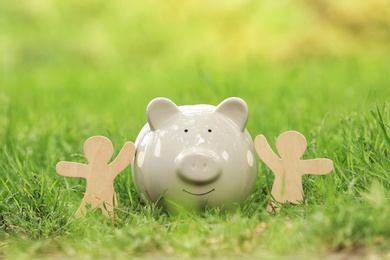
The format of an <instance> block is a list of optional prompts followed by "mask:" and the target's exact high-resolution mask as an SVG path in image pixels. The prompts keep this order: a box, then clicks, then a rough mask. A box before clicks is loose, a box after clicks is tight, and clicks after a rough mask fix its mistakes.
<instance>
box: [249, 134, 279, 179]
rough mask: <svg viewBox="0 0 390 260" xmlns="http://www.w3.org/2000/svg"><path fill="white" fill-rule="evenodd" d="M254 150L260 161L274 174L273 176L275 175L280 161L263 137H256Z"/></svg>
mask: <svg viewBox="0 0 390 260" xmlns="http://www.w3.org/2000/svg"><path fill="white" fill-rule="evenodd" d="M255 149H256V152H257V154H258V155H259V157H260V159H261V160H262V161H263V162H264V163H265V164H266V165H267V166H268V167H269V168H270V169H271V170H272V171H273V172H274V174H277V173H278V172H279V169H280V167H281V160H280V158H279V157H278V156H277V155H276V154H275V153H274V151H273V150H272V148H271V146H270V145H269V143H268V142H267V139H266V138H265V136H264V135H258V136H256V138H255Z"/></svg>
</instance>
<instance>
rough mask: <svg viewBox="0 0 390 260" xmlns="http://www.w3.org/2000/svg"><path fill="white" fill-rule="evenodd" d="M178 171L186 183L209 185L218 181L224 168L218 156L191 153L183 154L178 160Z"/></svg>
mask: <svg viewBox="0 0 390 260" xmlns="http://www.w3.org/2000/svg"><path fill="white" fill-rule="evenodd" d="M176 170H177V174H178V175H179V177H180V178H181V179H183V180H184V181H185V182H189V183H195V184H207V183H211V182H213V181H215V180H216V179H218V177H219V176H220V175H221V172H222V167H221V162H220V159H219V157H218V156H217V155H216V154H213V153H210V152H207V153H206V152H200V151H191V152H186V153H182V154H180V155H179V156H178V157H177V158H176Z"/></svg>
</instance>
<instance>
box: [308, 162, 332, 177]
mask: <svg viewBox="0 0 390 260" xmlns="http://www.w3.org/2000/svg"><path fill="white" fill-rule="evenodd" d="M300 163H301V169H302V174H320V175H323V174H327V173H329V172H331V171H332V170H333V161H332V160H330V159H325V158H317V159H310V160H302V161H300Z"/></svg>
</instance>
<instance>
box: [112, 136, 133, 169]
mask: <svg viewBox="0 0 390 260" xmlns="http://www.w3.org/2000/svg"><path fill="white" fill-rule="evenodd" d="M134 155H135V146H134V144H133V143H132V142H127V143H125V145H124V146H123V148H122V150H121V151H120V152H119V154H118V156H117V157H116V159H115V160H114V161H113V162H112V163H110V165H109V166H110V168H112V171H111V172H112V173H113V174H115V176H116V175H118V174H119V173H120V172H121V171H123V170H124V169H125V168H126V167H127V166H129V164H130V163H131V161H132V160H133V158H134Z"/></svg>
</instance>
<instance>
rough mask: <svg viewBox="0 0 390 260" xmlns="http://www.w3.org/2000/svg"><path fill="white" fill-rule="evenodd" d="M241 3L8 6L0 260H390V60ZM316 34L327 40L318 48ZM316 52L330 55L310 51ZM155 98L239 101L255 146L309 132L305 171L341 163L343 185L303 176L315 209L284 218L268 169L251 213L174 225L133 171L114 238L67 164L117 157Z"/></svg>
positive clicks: (307, 203) (292, 209)
mask: <svg viewBox="0 0 390 260" xmlns="http://www.w3.org/2000/svg"><path fill="white" fill-rule="evenodd" d="M228 3H230V4H221V3H220V4H219V5H218V4H215V6H214V5H212V4H210V5H207V6H204V7H202V6H200V5H198V4H195V2H189V3H187V4H186V3H180V2H178V1H168V2H167V3H166V4H163V3H158V4H157V3H153V2H152V1H144V3H143V4H138V5H135V4H128V3H126V2H125V1H124V2H121V1H118V2H117V3H108V2H105V1H86V2H85V4H79V3H77V2H74V3H67V4H65V3H63V2H61V1H39V2H37V3H36V4H35V5H29V4H27V2H25V1H21V2H20V3H13V2H12V1H9V2H7V3H1V4H0V35H1V37H0V149H1V152H0V176H1V178H0V259H1V258H7V259H21V258H29V259H30V258H40V259H42V258H54V257H62V258H83V259H84V258H106V257H110V258H120V257H137V256H139V257H148V258H155V257H163V256H168V257H169V256H174V257H177V258H182V257H202V258H203V257H207V258H208V257H233V258H234V257H240V256H252V257H266V258H279V257H302V258H311V257H316V258H318V257H320V258H322V257H324V258H325V257H340V256H345V257H354V256H355V257H362V258H364V257H368V256H371V255H374V256H382V257H390V221H389V219H390V154H389V147H390V131H389V125H390V104H389V100H390V78H389V76H388V75H389V72H390V56H389V55H388V54H386V53H388V50H389V49H388V47H387V46H390V45H389V44H383V41H384V40H383V39H382V38H380V39H381V41H382V42H381V41H380V40H378V41H377V42H375V41H374V40H373V39H370V41H369V42H365V40H364V39H360V38H352V40H351V38H350V37H355V36H351V35H350V34H348V33H345V34H341V32H343V31H342V30H340V29H338V28H337V26H336V27H334V28H333V27H332V28H333V29H329V30H328V29H326V28H328V26H326V25H324V24H322V23H320V22H318V21H319V20H317V19H314V18H313V14H312V13H310V12H309V11H308V10H307V9H306V8H304V7H303V6H302V3H301V4H299V5H294V4H291V3H284V4H280V5H273V4H271V3H270V2H267V1H259V4H255V3H253V2H248V3H247V4H242V5H237V6H236V5H234V3H235V2H234V1H231V2H228ZM172 8H174V10H180V11H178V12H177V13H175V12H174V13H172ZM273 14H276V16H274V15H273ZM259 17H260V18H259ZM311 19H312V20H311ZM311 22H313V23H315V24H316V25H317V26H322V27H320V28H322V29H323V31H322V33H321V32H320V33H318V34H315V35H311V33H314V32H313V31H312V30H310V24H311ZM232 26H233V27H232ZM229 28H234V30H230V29H229ZM325 29H326V30H325ZM378 30H379V29H378ZM253 32H259V34H258V35H256V34H255V35H254V34H253ZM307 32H310V33H309V34H307ZM332 35H333V37H334V38H328V37H331V36H332ZM334 35H337V37H335V36H334ZM370 35H371V36H370V37H374V38H375V35H373V34H370ZM302 37H303V38H305V37H306V38H305V39H317V41H314V42H313V41H308V42H307V43H308V44H309V46H310V51H308V50H307V48H308V47H307V46H304V48H302V45H301V44H302V42H301V43H299V44H297V40H298V39H301V38H302ZM321 37H323V38H321ZM262 39H264V40H262ZM324 39H326V40H327V41H325V40H324ZM378 39H379V38H378ZM286 40H291V42H293V43H294V44H295V45H294V44H292V45H291V46H284V45H283V42H286ZM329 42H332V43H334V44H335V45H337V46H340V48H336V49H337V50H339V49H340V52H338V51H335V49H334V45H331V46H328V45H327V44H326V43H329ZM222 43H223V44H222ZM386 43H388V42H386ZM367 44H368V45H367ZM375 44H376V45H375ZM332 46H333V47H332ZM366 46H370V47H371V48H374V49H373V51H369V50H368V49H367V47H366ZM287 47H288V48H287ZM157 96H164V97H168V98H170V99H172V100H173V101H174V102H175V103H177V104H178V105H184V104H197V103H208V104H213V105H216V104H218V103H219V102H220V101H222V100H223V99H225V98H227V97H229V96H239V97H241V98H243V99H244V100H245V101H246V102H247V103H248V106H249V111H250V115H249V121H248V125H247V129H248V131H249V132H250V134H251V135H252V137H255V136H256V135H257V134H264V135H265V136H266V137H267V138H268V139H269V140H271V141H270V142H271V146H272V147H275V145H274V143H273V142H272V140H274V139H275V137H276V136H278V135H279V134H280V133H281V132H283V131H286V130H290V129H293V130H297V131H299V132H302V133H303V134H304V135H305V136H306V137H307V139H308V149H307V152H306V154H305V155H304V158H315V157H327V158H331V159H332V160H333V161H334V164H335V170H334V171H333V172H332V173H330V174H328V175H324V176H313V175H308V176H305V177H304V180H303V181H304V183H303V185H304V191H305V199H304V201H303V203H302V205H295V206H294V205H284V206H283V207H282V208H281V211H280V212H279V213H277V214H270V213H268V212H267V211H266V210H265V208H266V204H267V200H268V196H269V192H270V189H271V187H272V182H273V175H272V172H271V171H270V170H269V169H268V168H267V167H266V166H265V165H264V164H262V163H261V162H260V161H259V174H258V179H257V183H256V187H255V190H254V192H253V194H252V196H251V197H250V198H249V199H248V202H247V203H246V204H245V205H244V206H243V207H242V208H241V209H239V210H237V212H233V213H229V214H228V213H223V212H220V211H219V210H218V209H212V210H207V211H206V212H204V213H201V214H193V213H185V212H183V213H182V214H180V215H176V216H169V215H167V214H166V213H164V212H162V211H161V210H160V209H158V208H155V207H153V206H146V205H142V204H140V201H139V196H138V194H137V193H136V191H135V188H134V186H133V183H132V178H131V171H130V168H127V169H126V170H125V171H124V172H122V173H121V174H120V175H119V176H118V177H117V178H116V179H115V189H116V192H117V194H118V199H119V206H118V210H117V213H118V216H117V220H116V222H115V223H113V222H111V221H110V220H109V219H106V218H105V217H104V216H102V215H101V214H99V213H95V214H93V213H91V214H90V215H88V216H87V217H86V218H83V219H76V218H74V213H75V211H76V210H77V208H78V206H79V204H80V201H81V198H82V197H83V192H84V189H85V182H84V181H83V180H82V179H72V178H64V177H61V176H59V175H57V174H56V172H55V164H56V163H57V162H58V161H60V160H69V161H77V162H86V160H85V158H84V155H83V152H82V145H83V143H84V141H85V140H86V139H87V138H88V137H90V136H93V135H105V136H107V137H109V138H110V139H111V140H112V141H113V143H114V146H115V154H117V153H118V152H119V149H120V147H121V146H122V145H123V144H124V142H125V141H135V138H136V136H137V134H138V132H139V130H140V129H141V128H142V126H143V125H144V124H145V122H146V121H145V120H146V115H145V110H146V106H147V104H148V102H149V101H150V100H151V99H152V98H154V97H157Z"/></svg>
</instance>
